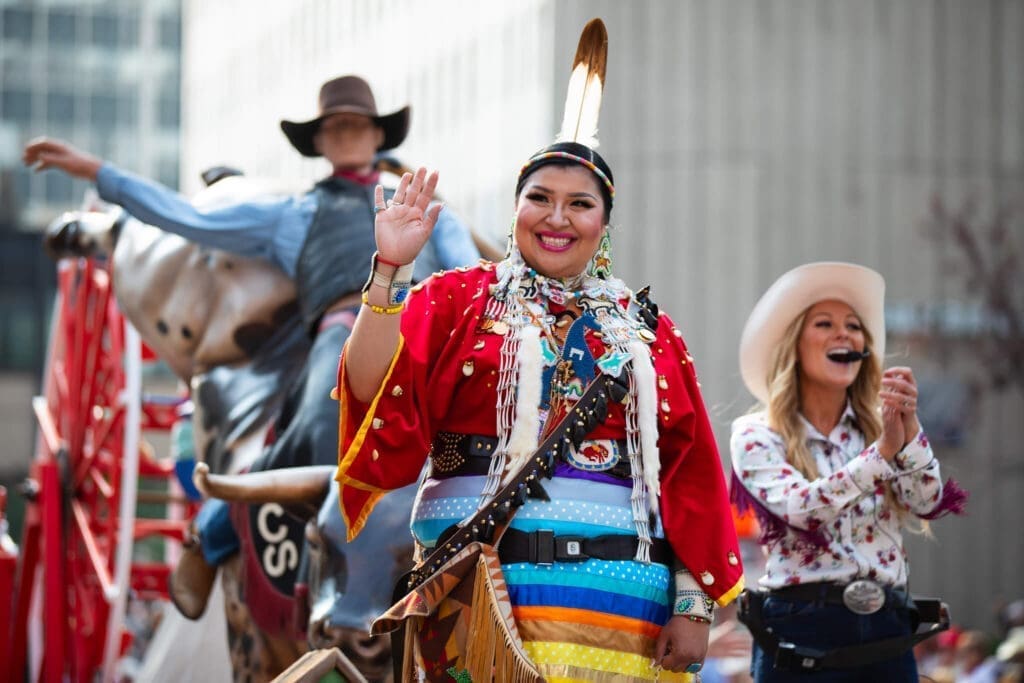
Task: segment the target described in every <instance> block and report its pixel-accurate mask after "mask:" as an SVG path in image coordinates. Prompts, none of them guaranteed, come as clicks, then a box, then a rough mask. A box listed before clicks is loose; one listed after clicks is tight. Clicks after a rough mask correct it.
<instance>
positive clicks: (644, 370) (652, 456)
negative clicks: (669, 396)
mask: <svg viewBox="0 0 1024 683" xmlns="http://www.w3.org/2000/svg"><path fill="white" fill-rule="evenodd" d="M629 352H630V354H632V356H633V378H634V380H635V381H636V399H637V400H636V404H637V405H636V408H637V424H638V425H639V426H640V449H641V453H642V455H643V467H644V483H645V484H647V498H648V505H650V507H651V512H657V511H658V495H659V494H660V493H661V484H660V482H659V480H658V474H659V473H660V471H661V457H660V455H659V453H658V389H657V386H656V385H655V380H654V364H653V363H652V362H651V352H650V350H649V349H648V348H647V344H644V343H643V342H641V341H631V342H629Z"/></svg>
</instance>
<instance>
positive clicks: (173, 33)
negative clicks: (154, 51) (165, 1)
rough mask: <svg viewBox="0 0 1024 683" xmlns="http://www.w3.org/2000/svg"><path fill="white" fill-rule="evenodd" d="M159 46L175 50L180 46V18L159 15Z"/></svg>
mask: <svg viewBox="0 0 1024 683" xmlns="http://www.w3.org/2000/svg"><path fill="white" fill-rule="evenodd" d="M158 26H159V31H160V47H165V48H167V49H168V50H177V49H178V48H179V47H180V46H181V18H180V17H176V16H175V17H161V18H160V21H159V24H158Z"/></svg>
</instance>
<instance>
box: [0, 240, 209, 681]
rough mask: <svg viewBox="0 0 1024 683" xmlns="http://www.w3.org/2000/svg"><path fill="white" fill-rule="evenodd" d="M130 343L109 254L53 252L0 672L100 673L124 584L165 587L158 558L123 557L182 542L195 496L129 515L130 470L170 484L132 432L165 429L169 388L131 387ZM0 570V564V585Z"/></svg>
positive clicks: (132, 509) (89, 677)
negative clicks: (155, 542) (48, 320)
mask: <svg viewBox="0 0 1024 683" xmlns="http://www.w3.org/2000/svg"><path fill="white" fill-rule="evenodd" d="M141 348H142V347H141V342H140V341H139V338H138V335H137V333H135V331H134V329H133V328H131V326H130V324H128V323H127V322H126V321H125V320H124V318H123V317H122V315H121V313H120V311H119V310H118V308H117V303H116V301H115V298H114V296H113V292H112V287H111V277H110V273H109V271H108V270H107V268H106V267H105V266H104V265H102V264H101V263H98V262H96V261H95V260H93V259H64V260H62V261H61V262H60V264H59V266H58V299H57V302H56V307H55V310H54V316H53V324H52V327H51V332H50V349H49V353H48V361H47V369H46V373H45V376H44V383H43V384H44V386H43V392H44V393H43V395H42V396H37V397H36V398H35V399H34V400H33V410H34V413H35V416H36V420H37V425H38V434H39V436H38V439H37V446H36V453H35V456H34V459H33V461H32V465H31V470H30V473H29V479H28V481H27V483H26V487H25V493H26V497H27V504H26V510H25V523H24V531H23V534H22V547H21V553H20V558H19V560H18V565H17V574H16V576H15V577H14V587H13V596H14V597H13V600H12V601H11V602H10V612H11V615H10V619H9V621H8V622H6V623H7V624H9V631H10V637H9V639H4V640H5V644H6V645H8V646H9V649H8V653H7V654H8V656H7V657H3V658H0V679H5V678H6V680H12V681H14V680H17V681H20V680H33V681H35V680H38V681H46V682H51V681H52V682H57V681H64V680H70V681H73V682H78V681H82V682H85V681H90V682H91V681H95V680H97V678H99V679H100V680H102V681H108V680H112V678H113V676H114V667H115V665H116V663H117V659H118V658H119V657H120V656H121V655H122V653H123V652H124V650H125V648H126V647H127V645H128V644H129V643H130V640H131V634H130V633H128V632H127V631H125V629H124V614H125V605H126V601H127V597H128V594H129V592H130V593H131V594H132V595H133V596H135V597H138V598H140V599H150V598H160V597H163V598H166V586H167V578H168V574H169V571H170V568H169V566H168V565H167V564H166V563H161V562H156V563H153V562H150V563H144V562H137V561H134V560H133V557H132V556H133V546H134V542H135V541H137V540H140V539H143V538H146V537H152V536H162V537H164V538H169V539H174V540H176V541H178V542H180V541H181V539H182V538H183V535H184V533H185V527H186V522H185V521H184V520H187V519H188V518H189V516H190V514H191V512H193V511H194V510H193V509H191V508H189V507H188V505H189V504H188V503H187V501H184V500H182V499H181V497H180V495H175V494H172V493H166V494H164V493H162V494H158V495H157V496H156V498H158V499H159V500H155V501H153V502H160V503H164V504H166V505H165V506H164V507H163V509H165V510H171V509H177V510H179V511H181V513H180V514H178V515H177V516H178V517H179V518H180V519H177V520H175V519H167V518H137V516H136V506H137V504H138V502H140V499H139V494H138V482H139V478H140V477H143V478H148V479H153V480H156V481H159V482H163V484H164V485H162V486H160V487H158V488H162V489H163V490H164V491H169V492H170V491H174V490H175V486H174V484H173V483H172V481H173V480H174V479H175V472H174V462H173V460H172V459H171V458H164V459H157V458H155V457H154V456H153V454H152V453H151V450H152V449H151V448H148V447H147V446H146V444H145V442H144V441H143V440H142V438H141V434H142V433H143V432H144V431H148V430H169V429H170V428H171V426H172V424H173V423H174V421H175V419H176V408H177V404H178V403H180V400H181V399H177V398H174V397H172V398H166V397H165V398H146V397H143V395H142V391H141ZM2 578H3V565H2V564H0V587H2ZM8 594H9V593H8ZM0 617H3V614H2V611H0ZM3 631H4V628H3V627H2V626H0V635H2V634H3ZM29 645H31V646H32V647H31V650H29V648H28V646H29ZM27 652H30V653H31V654H30V655H28V656H27V655H26V653H27ZM5 673H6V674H7V677H5V676H4V674H5Z"/></svg>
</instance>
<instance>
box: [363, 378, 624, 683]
mask: <svg viewBox="0 0 1024 683" xmlns="http://www.w3.org/2000/svg"><path fill="white" fill-rule="evenodd" d="M627 394H628V387H627V386H626V385H625V384H624V383H623V382H622V381H621V380H619V379H618V378H616V377H608V376H606V375H602V376H599V377H598V378H597V379H596V380H594V381H593V382H591V383H590V385H589V386H588V387H587V390H586V392H585V393H584V394H583V396H582V397H581V398H580V400H579V401H577V403H576V405H575V407H574V408H573V409H572V410H571V411H570V412H569V413H567V414H566V416H565V417H563V418H562V419H561V420H560V421H559V422H558V424H557V426H556V427H555V428H554V429H553V430H552V431H551V432H550V434H549V435H548V436H547V437H546V438H545V439H544V441H543V443H541V445H540V447H539V448H538V449H537V451H536V452H535V453H534V454H533V456H532V457H531V458H530V459H529V460H528V461H527V462H526V464H525V465H524V466H523V468H522V469H521V470H520V471H519V472H518V473H517V474H516V475H515V476H514V477H512V478H511V479H510V480H509V481H508V482H507V483H506V484H505V485H504V486H502V488H501V489H500V490H499V491H498V492H497V493H496V494H495V496H494V498H493V499H492V500H491V502H490V503H488V504H487V505H485V506H484V507H483V508H481V509H480V510H479V511H478V512H477V513H476V514H475V515H473V517H471V518H469V519H467V520H465V521H463V522H462V523H460V524H459V525H457V526H454V527H453V528H452V529H451V530H449V532H446V534H443V535H442V537H441V539H439V540H438V543H437V547H436V548H435V549H434V551H433V552H432V553H431V554H430V555H429V556H428V557H427V558H426V559H425V560H424V561H423V562H422V563H420V564H419V565H418V566H417V567H416V568H415V569H413V570H412V571H411V572H410V573H409V574H408V575H406V577H404V578H403V580H402V581H400V582H399V585H398V586H397V587H396V598H395V599H396V602H395V604H394V605H392V607H391V608H390V609H389V610H388V611H387V612H385V613H384V614H383V615H381V616H380V617H378V618H377V619H376V620H375V621H374V622H373V625H372V626H371V628H370V632H371V633H373V634H374V635H380V634H383V633H389V632H390V633H392V643H393V647H392V657H393V658H394V659H395V677H396V680H399V681H402V682H403V683H404V682H405V681H413V680H416V672H417V670H418V669H419V670H422V671H424V672H425V674H426V677H427V680H429V681H432V682H441V681H445V682H448V683H451V681H460V682H462V681H491V680H495V681H509V682H511V683H520V682H523V683H526V682H530V683H534V682H537V683H539V682H541V681H543V680H544V678H543V676H541V675H540V673H539V672H538V671H537V669H536V667H535V666H534V665H533V663H532V662H531V661H530V659H529V657H528V656H527V655H526V653H525V652H524V650H523V643H522V639H521V638H520V637H519V632H518V629H517V628H516V622H515V619H514V618H513V616H512V604H511V602H510V600H509V596H508V590H507V588H506V585H505V577H504V575H503V574H502V572H501V562H500V561H499V560H498V552H497V549H496V546H497V545H498V543H499V541H500V539H501V534H502V533H503V532H504V531H505V529H506V528H507V527H508V523H509V522H510V521H511V519H512V516H513V515H514V514H515V512H516V511H517V510H518V509H519V508H520V507H521V506H522V505H523V504H524V503H525V502H526V499H527V498H528V497H534V498H541V499H543V500H548V497H547V493H546V492H545V491H544V489H543V488H542V487H541V485H540V479H541V477H550V476H551V472H552V471H553V469H554V463H555V461H556V460H557V459H558V457H559V453H560V452H564V451H565V450H566V449H568V448H571V447H572V444H575V445H577V446H578V445H579V443H580V442H582V441H583V439H584V438H585V437H586V435H587V434H588V433H590V431H591V430H592V429H593V428H594V426H596V425H597V424H598V423H599V422H603V421H604V420H605V418H606V417H607V415H608V401H609V400H614V401H622V400H623V399H624V398H625V397H626V396H627ZM403 631H404V633H403Z"/></svg>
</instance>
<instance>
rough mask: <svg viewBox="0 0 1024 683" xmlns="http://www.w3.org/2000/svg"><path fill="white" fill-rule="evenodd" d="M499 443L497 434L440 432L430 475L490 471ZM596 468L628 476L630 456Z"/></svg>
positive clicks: (439, 476) (619, 443)
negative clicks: (612, 464)
mask: <svg viewBox="0 0 1024 683" xmlns="http://www.w3.org/2000/svg"><path fill="white" fill-rule="evenodd" d="M586 443H587V442H584V444H586ZM616 446H617V448H618V449H619V452H620V453H626V450H627V446H626V442H625V441H622V440H620V441H617V442H616ZM497 447H498V438H497V437H494V436H482V435H480V434H461V433H458V432H438V433H437V436H436V437H434V442H433V443H432V444H431V445H430V463H431V476H432V477H434V478H435V479H447V478H448V477H464V476H468V475H474V474H475V475H484V474H487V472H488V471H489V470H490V467H491V456H492V455H493V454H494V451H495V449H496V448H497ZM594 471H597V472H598V473H600V474H608V475H611V476H613V477H618V478H620V479H628V478H629V477H630V467H629V458H626V457H621V458H620V459H619V461H618V462H617V463H615V465H614V466H613V467H611V468H610V469H607V470H594Z"/></svg>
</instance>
